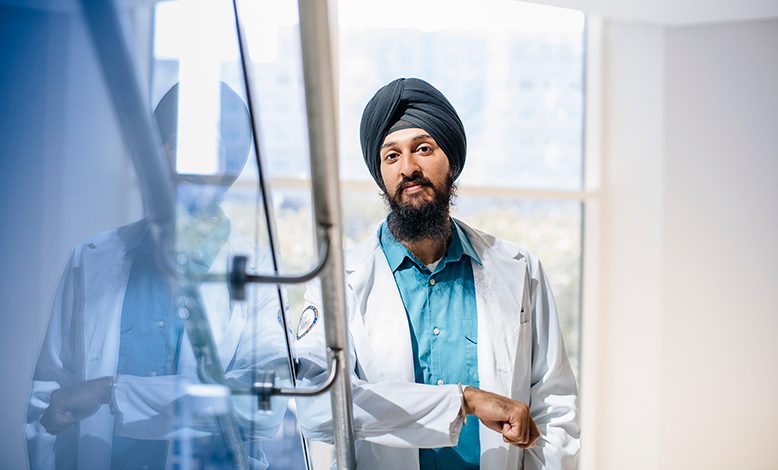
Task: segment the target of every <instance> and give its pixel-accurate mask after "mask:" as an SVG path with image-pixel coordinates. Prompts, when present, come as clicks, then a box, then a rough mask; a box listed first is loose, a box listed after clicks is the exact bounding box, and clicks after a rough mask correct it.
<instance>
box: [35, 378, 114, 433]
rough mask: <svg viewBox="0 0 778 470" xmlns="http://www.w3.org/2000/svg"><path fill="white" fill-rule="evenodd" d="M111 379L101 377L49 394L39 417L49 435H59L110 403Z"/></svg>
mask: <svg viewBox="0 0 778 470" xmlns="http://www.w3.org/2000/svg"><path fill="white" fill-rule="evenodd" d="M112 381H113V378H112V377H102V378H99V379H94V380H89V381H87V382H82V383H80V384H76V385H70V386H68V387H63V388H59V389H57V390H54V391H53V392H51V399H50V404H49V407H48V408H46V411H44V412H43V416H41V424H42V425H43V427H44V428H46V432H48V433H49V434H59V433H61V432H63V431H66V430H67V429H68V428H69V427H71V426H72V425H73V424H75V423H76V422H78V421H81V420H82V419H84V418H88V417H90V416H92V415H93V414H95V412H97V409H98V408H100V406H101V405H103V404H106V403H110V402H111V382H112Z"/></svg>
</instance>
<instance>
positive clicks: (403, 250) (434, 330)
mask: <svg viewBox="0 0 778 470" xmlns="http://www.w3.org/2000/svg"><path fill="white" fill-rule="evenodd" d="M361 143H362V151H363V154H364V158H365V162H366V163H367V166H368V168H369V170H370V172H371V174H372V175H373V178H374V179H375V180H376V182H377V183H378V185H379V187H380V188H381V189H382V191H383V193H384V195H385V197H386V199H387V201H388V204H389V207H390V209H391V212H390V213H389V215H388V216H387V218H386V220H384V222H383V223H381V225H380V226H379V227H378V228H377V230H376V232H375V234H374V235H373V236H371V237H370V238H369V239H367V240H366V241H364V242H363V243H361V244H360V245H359V246H357V247H356V248H355V249H354V250H353V251H352V252H351V253H350V254H349V255H348V256H347V258H346V262H345V264H346V276H347V298H348V301H349V308H348V315H349V318H348V323H349V329H350V333H351V340H352V346H353V353H354V355H355V356H354V357H355V364H354V366H355V370H356V375H357V377H355V378H353V381H354V390H353V398H354V423H355V429H356V434H357V438H358V440H359V441H358V442H357V466H358V468H364V469H374V470H375V469H382V468H386V469H389V468H403V469H412V468H422V469H434V468H437V469H474V468H479V467H480V468H484V469H489V470H493V469H498V468H510V469H516V468H549V469H557V468H573V467H574V466H575V462H576V456H577V453H578V436H579V427H578V424H577V410H576V407H577V386H576V382H575V378H574V376H573V372H572V370H571V368H570V364H569V362H568V358H567V355H566V352H565V348H564V344H563V341H562V335H561V332H560V328H559V322H558V319H557V314H556V308H555V304H554V299H553V296H552V294H551V291H550V289H549V285H548V280H547V278H546V276H545V273H544V272H543V269H542V267H541V265H540V262H539V261H538V259H537V258H536V257H535V256H534V255H532V254H531V253H529V252H527V251H526V250H524V249H522V248H520V247H518V246H516V245H514V244H512V243H510V242H507V241H504V240H500V239H497V238H495V237H493V236H491V235H488V234H485V233H483V232H479V231H477V230H474V229H472V228H470V227H468V226H467V225H465V224H464V223H462V222H460V221H458V220H454V219H452V218H451V217H450V216H449V207H450V201H451V197H452V190H453V183H454V181H455V180H456V178H457V177H458V176H459V174H460V172H461V171H462V167H463V165H464V163H465V152H466V142H465V133H464V128H463V126H462V123H461V121H460V120H459V117H458V116H457V113H456V111H455V110H454V108H453V107H452V106H451V104H450V103H449V102H448V100H446V98H445V97H444V96H443V95H442V94H441V93H440V92H439V91H438V90H437V89H435V88H434V87H432V86H431V85H430V84H428V83H427V82H424V81H422V80H418V79H398V80H395V81H393V82H391V83H389V84H388V85H386V86H385V87H383V88H381V89H380V90H379V91H378V92H377V93H376V95H375V96H374V97H373V98H372V99H371V100H370V102H369V103H368V105H367V107H366V108H365V111H364V114H363V115H362V125H361ZM306 302H307V305H308V306H307V307H306V310H305V311H304V312H303V315H302V317H301V324H302V325H303V328H302V329H301V330H298V338H299V341H298V343H297V348H298V353H300V354H301V355H303V357H305V358H306V359H307V360H306V361H304V362H303V367H302V369H301V371H302V372H303V373H304V374H305V375H306V378H307V379H311V380H318V379H319V377H318V376H319V375H321V373H322V372H321V370H322V364H323V363H324V362H323V361H324V358H323V357H322V353H321V351H323V349H324V348H323V347H322V345H321V343H322V341H323V339H322V335H323V328H321V327H319V326H317V323H318V321H317V319H318V315H319V313H318V312H319V310H320V309H321V289H320V286H319V285H318V284H317V283H312V284H311V285H310V286H309V290H308V292H307V293H306ZM458 384H461V386H460V385H458ZM462 389H463V390H462ZM300 402H301V403H300V406H301V413H303V412H304V413H305V414H306V420H305V422H303V425H304V427H305V428H306V429H305V430H306V432H307V434H308V435H309V436H311V437H314V438H322V439H329V438H330V437H329V433H330V432H331V429H328V425H330V422H328V419H327V411H326V410H322V409H319V408H318V406H319V405H321V402H319V403H316V402H308V403H304V402H303V401H302V400H300ZM468 415H471V416H469V418H468ZM465 423H466V424H465ZM479 423H480V424H479Z"/></svg>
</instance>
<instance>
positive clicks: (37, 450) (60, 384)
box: [25, 83, 287, 470]
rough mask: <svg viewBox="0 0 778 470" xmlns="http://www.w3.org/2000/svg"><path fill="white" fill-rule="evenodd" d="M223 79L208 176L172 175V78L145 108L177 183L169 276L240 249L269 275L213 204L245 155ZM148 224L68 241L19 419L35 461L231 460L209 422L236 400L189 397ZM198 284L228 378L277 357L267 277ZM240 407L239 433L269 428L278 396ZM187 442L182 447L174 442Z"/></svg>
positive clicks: (34, 464)
mask: <svg viewBox="0 0 778 470" xmlns="http://www.w3.org/2000/svg"><path fill="white" fill-rule="evenodd" d="M220 86H221V100H220V101H221V108H222V122H224V121H226V120H227V119H226V118H227V117H228V116H227V112H228V110H232V111H233V115H231V116H229V117H230V118H231V119H232V122H233V125H235V124H236V121H237V125H235V127H237V129H236V128H229V127H228V126H227V125H226V124H223V125H222V128H221V132H220V134H221V140H220V144H221V145H220V147H221V149H220V150H221V151H220V152H219V158H220V163H221V165H219V166H220V168H221V169H222V171H221V173H220V174H219V175H217V176H213V177H211V180H214V181H216V182H217V183H216V184H210V185H205V183H206V181H205V179H206V178H207V177H202V176H198V175H178V174H176V172H175V168H176V165H175V162H176V151H175V149H176V146H175V145H174V144H175V140H176V134H177V116H178V85H174V86H173V87H172V88H171V89H170V90H169V91H168V92H167V93H166V94H165V96H164V97H163V98H162V99H161V100H160V103H159V104H158V105H157V107H156V108H155V111H154V117H155V118H156V121H157V123H158V126H159V130H160V136H161V137H162V141H163V142H165V143H166V145H165V150H166V152H167V157H168V163H169V164H170V168H171V172H172V173H173V177H174V180H175V182H176V183H177V188H176V189H177V196H178V205H179V207H178V210H177V216H178V219H177V221H176V222H177V231H178V233H177V239H176V248H177V251H178V253H179V256H178V259H177V261H178V262H179V263H182V262H183V263H184V265H185V266H183V265H182V266H179V267H178V268H179V269H188V270H191V271H190V272H186V273H184V274H179V278H178V281H181V280H183V279H187V280H189V281H193V282H196V276H198V275H201V274H205V273H212V274H224V273H226V272H227V268H228V264H229V261H230V260H231V258H232V256H233V255H236V254H243V255H247V256H249V257H250V260H251V261H250V267H251V268H253V269H258V270H259V271H260V272H272V264H271V260H270V257H269V253H268V252H267V250H266V249H265V250H257V247H256V246H255V245H253V244H252V243H250V242H249V241H248V240H246V239H245V238H244V237H243V236H242V235H241V234H240V233H239V232H238V231H237V229H236V228H235V226H234V225H233V224H232V222H231V221H230V219H229V217H227V215H226V214H225V213H224V212H223V211H222V209H221V208H220V207H219V205H218V203H219V202H220V200H221V195H222V194H223V193H224V192H225V191H226V190H227V188H228V187H229V186H230V185H231V184H232V182H233V181H234V180H235V179H236V178H237V176H238V174H239V173H240V171H241V170H242V168H243V166H244V164H245V163H246V160H247V157H248V152H249V147H250V142H251V140H250V134H249V124H248V110H247V109H246V107H245V104H244V103H243V101H242V99H241V98H240V97H239V96H238V95H237V93H235V91H233V90H232V89H231V88H230V87H229V86H227V85H226V84H225V83H222V84H221V85H220ZM241 124H242V126H241ZM241 130H245V132H243V133H241V132H240V131H241ZM206 193H207V195H206V197H203V194H206ZM149 225H150V224H149V223H148V221H147V220H146V219H143V220H141V221H138V222H135V223H133V224H130V225H127V226H124V227H120V228H118V229H115V230H111V231H108V232H105V233H102V234H99V235H96V236H94V237H91V238H90V239H89V240H87V241H86V242H84V243H82V244H79V245H78V246H76V247H75V248H74V249H73V253H72V255H71V258H70V260H69V262H68V266H67V267H66V269H65V272H64V274H63V276H62V278H61V280H60V284H59V286H58V289H57V293H56V296H55V301H54V305H53V307H52V313H51V319H50V322H49V326H48V331H47V333H46V338H45V341H44V344H43V347H42V349H41V353H40V357H39V359H38V363H37V365H36V368H35V374H34V377H33V383H32V391H31V395H30V401H29V407H28V412H27V425H26V427H25V433H26V437H27V447H28V454H29V459H30V467H31V468H32V469H38V468H42V469H53V468H99V469H104V470H108V469H122V470H127V469H141V468H146V469H149V468H150V469H162V468H168V467H173V466H187V465H189V466H192V465H194V466H195V467H202V468H214V467H229V466H230V464H231V462H230V461H231V460H232V459H234V458H235V457H234V455H231V454H233V451H232V449H230V450H228V449H227V447H226V445H225V444H224V442H223V440H222V437H221V436H220V435H219V428H217V427H216V426H217V425H218V424H217V423H216V422H215V421H216V419H215V418H216V415H217V414H218V415H221V417H222V418H223V416H224V414H226V413H225V410H229V409H230V408H232V404H231V403H225V402H224V400H226V399H227V398H223V399H220V398H219V397H218V396H217V397H215V398H209V397H207V396H200V397H199V398H198V397H197V396H194V395H192V393H191V390H193V389H192V388H189V387H188V385H191V384H197V383H199V382H200V380H199V378H198V373H197V368H198V364H197V360H196V358H195V355H194V352H193V348H192V345H191V343H190V338H189V336H188V335H187V333H186V331H185V328H184V318H185V317H186V315H181V310H179V304H178V300H177V299H178V296H179V295H180V293H179V294H176V279H175V278H174V277H173V276H172V275H171V274H170V273H168V272H167V271H165V270H163V269H161V268H160V266H159V265H158V260H159V256H158V250H159V246H158V245H157V244H155V242H154V239H153V237H152V234H151V228H150V226H149ZM252 254H257V255H258V256H252ZM197 290H198V292H199V295H200V297H201V299H202V304H203V305H202V307H203V309H204V310H205V313H206V315H207V318H208V321H209V326H210V329H211V333H212V335H213V339H214V342H215V346H216V348H217V351H216V353H217V354H218V356H219V357H218V358H217V359H218V362H219V363H220V365H221V366H222V369H223V373H224V377H225V379H226V381H227V383H228V384H229V385H242V386H246V385H248V384H249V383H251V380H252V370H253V368H254V367H262V366H267V365H271V366H272V365H275V364H281V367H282V368H283V366H284V365H285V364H286V363H287V361H286V356H285V348H284V346H283V345H284V336H283V335H284V329H283V328H282V327H281V326H280V325H279V322H278V320H277V318H278V317H277V313H278V311H279V300H278V294H277V291H276V288H275V286H271V285H261V286H258V285H253V286H252V287H250V288H248V289H247V294H248V297H247V299H248V300H247V301H246V302H239V301H235V300H234V299H231V298H230V294H229V292H228V289H227V286H226V285H225V283H215V282H214V283H204V284H202V285H199V286H198V287H197ZM202 389H203V388H202V387H199V388H195V390H202ZM206 392H207V393H213V392H214V390H207V391H206ZM235 405H236V406H235V414H236V418H237V421H238V424H240V425H241V428H242V430H243V433H244V436H245V438H246V439H248V440H254V439H258V438H268V437H272V436H273V435H275V433H276V431H277V430H278V427H279V425H280V420H281V418H282V417H283V408H284V406H283V403H282V402H280V401H278V402H276V403H274V405H276V406H275V407H274V411H275V413H273V414H267V415H263V416H262V417H261V419H256V418H257V416H256V413H254V409H253V408H254V406H255V404H254V405H252V400H251V398H249V397H239V398H237V399H235ZM209 408H210V409H211V410H216V409H218V408H221V409H222V411H218V412H214V411H208V409H209ZM203 410H206V412H205V413H204V414H202V415H199V416H198V415H197V413H198V411H203ZM188 414H191V415H192V416H189V415H188ZM188 420H191V421H192V422H195V424H194V425H192V427H193V428H194V429H192V427H190V424H189V423H188ZM222 422H223V421H222ZM184 442H186V444H188V445H189V452H187V451H186V450H182V448H184V447H185V446H184V444H183V443H184ZM179 444H180V445H179ZM241 445H243V444H241ZM177 446H178V447H179V448H177ZM254 449H256V450H258V452H253V453H252V455H250V457H253V458H254V459H255V461H254V462H253V464H252V465H253V467H252V468H265V467H266V466H267V462H265V460H264V456H263V455H262V453H261V451H259V448H258V447H257V446H254ZM171 459H175V460H171ZM187 459H190V460H189V462H188V463H187Z"/></svg>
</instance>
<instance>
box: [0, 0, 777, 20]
mask: <svg viewBox="0 0 778 470" xmlns="http://www.w3.org/2000/svg"><path fill="white" fill-rule="evenodd" d="M120 1H121V2H122V3H123V4H125V5H128V6H138V5H149V4H154V3H156V1H157V0H120ZM330 1H332V0H330ZM377 1H380V2H385V3H386V4H390V3H391V2H392V0H377ZM420 1H421V0H420ZM472 1H473V2H478V1H479V0H472ZM526 1H529V2H531V3H539V4H544V5H552V6H558V7H563V8H570V9H574V10H581V11H583V12H584V13H587V14H589V15H597V16H602V17H604V18H607V19H612V20H617V21H627V22H640V23H653V24H660V25H667V26H688V25H697V24H707V23H722V22H733V21H750V20H758V19H768V18H778V0H526ZM0 5H9V6H16V7H28V8H36V9H44V10H55V11H68V10H73V9H75V8H76V7H77V5H78V1H77V0H0Z"/></svg>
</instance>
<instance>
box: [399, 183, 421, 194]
mask: <svg viewBox="0 0 778 470" xmlns="http://www.w3.org/2000/svg"><path fill="white" fill-rule="evenodd" d="M423 187H424V186H422V185H421V184H417V183H414V184H409V185H408V186H405V187H404V188H403V192H404V193H415V192H416V191H419V190H421V189H422V188H423Z"/></svg>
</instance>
